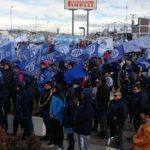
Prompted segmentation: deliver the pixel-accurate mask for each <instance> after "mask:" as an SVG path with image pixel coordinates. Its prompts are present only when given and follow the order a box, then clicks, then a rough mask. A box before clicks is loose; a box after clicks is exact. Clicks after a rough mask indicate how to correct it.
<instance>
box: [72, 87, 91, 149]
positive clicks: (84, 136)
mask: <svg viewBox="0 0 150 150" xmlns="http://www.w3.org/2000/svg"><path fill="white" fill-rule="evenodd" d="M91 100H92V92H91V90H90V89H89V88H87V89H86V88H85V89H84V91H83V92H82V93H81V101H80V103H79V104H78V105H77V106H78V107H77V109H76V111H75V115H74V130H75V132H76V133H77V135H78V144H79V149H84V150H89V139H90V134H91V132H92V123H93V118H94V108H93V105H92V102H91Z"/></svg>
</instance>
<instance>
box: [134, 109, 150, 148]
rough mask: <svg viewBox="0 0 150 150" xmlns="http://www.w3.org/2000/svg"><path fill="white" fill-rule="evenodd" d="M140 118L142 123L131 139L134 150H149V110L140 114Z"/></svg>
mask: <svg viewBox="0 0 150 150" xmlns="http://www.w3.org/2000/svg"><path fill="white" fill-rule="evenodd" d="M140 118H141V119H142V121H143V123H142V125H141V126H140V128H139V129H138V132H137V134H136V135H135V136H134V138H133V144H134V150H149V149H150V142H149V141H150V114H149V109H146V110H142V111H141V112H140Z"/></svg>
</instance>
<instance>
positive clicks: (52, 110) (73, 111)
mask: <svg viewBox="0 0 150 150" xmlns="http://www.w3.org/2000/svg"><path fill="white" fill-rule="evenodd" d="M137 57H139V54H138V55H137V54H136V55H135V54H134V55H133V54H132V55H129V54H128V55H127V56H126V58H125V61H121V60H118V61H115V62H112V63H109V64H108V63H107V58H108V59H109V57H105V58H104V59H102V58H91V59H89V60H88V61H87V62H86V63H84V64H83V68H84V71H85V72H86V76H84V77H83V78H81V79H77V80H74V81H73V82H72V83H70V84H67V83H66V82H65V80H64V73H65V72H66V71H67V70H69V69H72V68H74V67H75V66H76V63H75V62H69V63H66V62H64V61H60V62H58V63H54V62H52V61H42V62H41V64H40V73H39V75H38V76H37V75H36V76H34V77H33V76H30V75H28V74H26V73H23V72H22V71H21V68H20V67H19V65H17V64H13V63H11V62H9V61H8V60H5V59H4V60H2V61H1V62H0V126H1V127H3V128H4V129H5V130H6V131H7V129H8V125H7V115H8V114H9V113H13V115H14V121H13V135H14V136H16V134H17V131H18V127H19V125H20V126H21V129H23V130H24V134H23V137H22V139H23V140H24V139H26V138H28V137H29V136H31V135H32V134H33V132H34V128H33V123H32V112H33V111H34V110H33V108H34V107H33V105H34V103H37V104H38V107H39V111H38V112H37V113H36V114H37V115H40V116H41V117H42V118H43V121H44V124H45V127H46V135H45V136H44V137H43V138H41V139H40V140H42V141H43V140H48V141H49V142H48V146H49V147H54V146H56V147H57V149H58V150H59V149H63V148H64V146H63V141H64V134H67V137H68V138H67V139H68V143H69V144H68V148H67V150H74V149H75V148H74V147H75V139H74V133H76V134H77V139H78V146H79V149H80V150H89V146H90V144H89V140H90V135H91V132H92V131H96V132H98V135H99V137H100V138H104V139H108V138H109V137H114V138H115V145H114V147H116V148H121V147H123V138H122V135H123V131H124V126H125V121H126V119H128V118H129V119H130V123H131V124H132V123H133V125H134V129H135V134H136V135H135V136H134V138H133V149H135V150H141V149H142V150H143V149H145V150H149V149H150V144H149V139H150V114H149V111H150V95H149V94H150V76H149V75H148V70H146V69H142V68H141V67H139V66H138V65H136V64H135V60H136V59H137ZM112 96H113V98H112V99H111V97H112ZM140 126H141V127H140Z"/></svg>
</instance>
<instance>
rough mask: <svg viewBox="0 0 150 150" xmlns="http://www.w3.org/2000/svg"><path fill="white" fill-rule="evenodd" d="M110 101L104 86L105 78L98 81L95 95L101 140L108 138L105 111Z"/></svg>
mask: <svg viewBox="0 0 150 150" xmlns="http://www.w3.org/2000/svg"><path fill="white" fill-rule="evenodd" d="M109 100H110V89H109V87H108V86H107V85H106V80H105V78H102V79H101V80H100V86H99V87H98V91H97V95H96V103H97V106H96V107H97V112H98V118H99V121H100V129H101V130H100V136H101V137H102V138H107V136H108V125H107V110H108V103H109Z"/></svg>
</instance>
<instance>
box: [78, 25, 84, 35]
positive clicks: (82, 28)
mask: <svg viewBox="0 0 150 150" xmlns="http://www.w3.org/2000/svg"><path fill="white" fill-rule="evenodd" d="M79 29H81V30H83V36H84V37H85V28H84V27H79Z"/></svg>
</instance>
